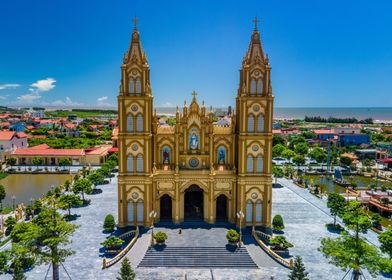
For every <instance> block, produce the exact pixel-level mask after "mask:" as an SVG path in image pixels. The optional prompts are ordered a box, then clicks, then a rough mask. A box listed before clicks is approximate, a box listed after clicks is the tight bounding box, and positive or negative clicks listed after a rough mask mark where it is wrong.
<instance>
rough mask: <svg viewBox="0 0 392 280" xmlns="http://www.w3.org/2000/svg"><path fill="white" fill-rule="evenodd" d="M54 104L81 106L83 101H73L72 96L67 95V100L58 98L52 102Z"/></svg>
mask: <svg viewBox="0 0 392 280" xmlns="http://www.w3.org/2000/svg"><path fill="white" fill-rule="evenodd" d="M52 105H53V106H80V105H83V104H82V103H79V102H76V101H73V100H72V99H71V98H70V97H68V96H67V97H65V100H60V99H59V100H56V101H53V102H52Z"/></svg>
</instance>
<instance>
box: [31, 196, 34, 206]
mask: <svg viewBox="0 0 392 280" xmlns="http://www.w3.org/2000/svg"><path fill="white" fill-rule="evenodd" d="M33 202H34V198H32V197H30V205H32V204H33Z"/></svg>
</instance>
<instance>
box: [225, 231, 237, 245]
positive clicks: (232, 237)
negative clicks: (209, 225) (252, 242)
mask: <svg viewBox="0 0 392 280" xmlns="http://www.w3.org/2000/svg"><path fill="white" fill-rule="evenodd" d="M226 238H227V240H228V241H229V242H238V241H239V240H240V235H239V234H238V232H237V231H236V230H234V229H230V230H228V231H227V233H226Z"/></svg>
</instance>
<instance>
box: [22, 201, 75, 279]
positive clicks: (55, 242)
mask: <svg viewBox="0 0 392 280" xmlns="http://www.w3.org/2000/svg"><path fill="white" fill-rule="evenodd" d="M56 208H57V205H56V203H55V200H54V199H53V200H52V203H51V204H50V205H47V207H46V208H45V209H44V210H42V211H41V213H40V214H39V215H37V216H36V217H35V218H34V219H33V220H32V222H31V224H32V226H31V227H29V228H28V230H27V231H26V232H24V233H22V234H21V235H20V239H21V240H20V242H19V245H20V246H23V248H26V249H28V250H29V251H30V252H31V253H32V254H33V255H34V257H35V258H36V259H37V262H38V263H39V264H42V263H45V264H47V263H51V264H52V279H54V280H58V279H59V265H60V264H61V263H62V262H64V261H65V259H66V258H67V257H69V256H71V255H72V254H73V253H74V252H73V251H72V250H70V249H68V248H64V246H66V245H67V244H69V243H70V240H69V239H70V237H71V235H72V234H73V232H74V231H75V229H76V228H77V226H76V225H74V224H70V223H67V222H66V221H65V220H64V217H63V216H61V215H60V214H59V213H57V210H56ZM37 245H38V246H37Z"/></svg>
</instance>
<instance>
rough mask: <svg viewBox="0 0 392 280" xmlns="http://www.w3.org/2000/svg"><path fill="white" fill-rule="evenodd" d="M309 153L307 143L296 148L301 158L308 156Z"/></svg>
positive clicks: (295, 150)
mask: <svg viewBox="0 0 392 280" xmlns="http://www.w3.org/2000/svg"><path fill="white" fill-rule="evenodd" d="M308 151H309V147H308V144H307V143H306V142H301V143H298V144H297V145H295V147H294V152H296V153H297V154H299V155H301V156H306V155H307V154H308Z"/></svg>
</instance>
